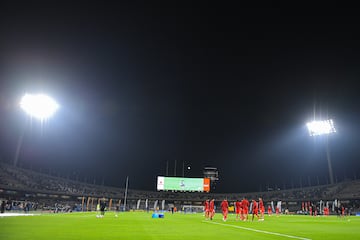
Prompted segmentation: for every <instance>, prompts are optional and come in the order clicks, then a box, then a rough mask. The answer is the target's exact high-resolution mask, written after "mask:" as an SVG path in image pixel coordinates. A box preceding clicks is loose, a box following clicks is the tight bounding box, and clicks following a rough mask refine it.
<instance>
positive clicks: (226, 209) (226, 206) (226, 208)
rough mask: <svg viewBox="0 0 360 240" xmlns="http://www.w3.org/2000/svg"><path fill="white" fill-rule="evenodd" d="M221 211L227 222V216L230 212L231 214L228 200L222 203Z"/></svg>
mask: <svg viewBox="0 0 360 240" xmlns="http://www.w3.org/2000/svg"><path fill="white" fill-rule="evenodd" d="M220 206H221V211H222V214H223V221H226V220H227V215H228V212H229V203H228V201H227V200H226V199H224V200H223V201H222V202H221V205H220Z"/></svg>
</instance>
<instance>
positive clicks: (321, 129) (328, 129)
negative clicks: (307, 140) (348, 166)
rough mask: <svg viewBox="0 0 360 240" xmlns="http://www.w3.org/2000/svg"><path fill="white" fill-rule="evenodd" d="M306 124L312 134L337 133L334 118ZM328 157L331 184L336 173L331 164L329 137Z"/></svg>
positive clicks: (327, 140) (327, 141) (327, 143)
mask: <svg viewBox="0 0 360 240" xmlns="http://www.w3.org/2000/svg"><path fill="white" fill-rule="evenodd" d="M306 126H307V128H308V131H309V134H310V136H320V135H329V134H331V133H336V129H335V126H334V121H333V120H332V119H328V120H323V121H312V122H308V123H307V124H306ZM326 157H327V162H328V168H329V177H330V184H334V173H333V170H332V165H331V156H330V148H329V138H327V139H326Z"/></svg>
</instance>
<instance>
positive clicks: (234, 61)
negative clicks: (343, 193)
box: [0, 1, 360, 192]
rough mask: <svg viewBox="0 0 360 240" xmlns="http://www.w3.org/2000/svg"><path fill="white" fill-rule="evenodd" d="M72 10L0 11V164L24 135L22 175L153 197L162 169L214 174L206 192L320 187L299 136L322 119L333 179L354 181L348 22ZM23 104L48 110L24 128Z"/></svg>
mask: <svg viewBox="0 0 360 240" xmlns="http://www.w3.org/2000/svg"><path fill="white" fill-rule="evenodd" d="M75 2H76V3H71V4H64V3H61V2H60V1H54V2H51V3H50V2H47V3H46V4H45V5H44V4H43V3H42V4H34V3H31V4H30V3H27V4H20V3H3V4H2V6H1V8H0V9H1V10H0V11H1V14H0V20H1V21H0V22H1V25H0V26H1V29H0V31H1V32H0V61H1V62H0V63H1V65H0V134H1V135H0V136H1V138H0V140H1V145H0V157H1V159H2V161H5V162H11V161H13V158H14V155H15V149H16V145H17V139H18V137H19V136H20V134H21V132H22V131H23V129H25V135H24V136H25V137H24V141H23V145H22V152H21V155H20V160H19V161H20V164H21V165H23V166H24V167H30V166H32V167H33V168H37V169H40V168H42V169H43V170H44V169H50V171H51V172H53V173H54V172H58V173H60V174H63V175H66V174H70V176H71V175H74V176H75V175H78V176H79V178H80V179H85V177H86V178H87V180H88V181H93V180H92V179H94V178H95V179H96V181H97V182H100V181H102V179H104V181H105V184H108V185H113V186H120V187H123V186H124V182H125V179H126V176H129V179H130V180H129V181H130V187H131V188H134V189H145V190H155V189H156V185H155V184H156V176H158V175H165V173H166V162H167V161H168V163H169V175H174V162H175V160H176V161H177V175H178V176H181V175H182V164H183V162H184V164H185V166H191V170H189V171H188V170H186V171H185V176H187V177H202V169H203V167H205V166H213V167H217V168H218V169H219V174H220V180H219V182H218V184H217V186H216V189H215V191H217V192H248V191H259V190H265V189H266V187H268V186H270V187H273V188H274V187H279V188H284V187H285V188H289V187H292V186H295V187H296V186H299V185H300V182H301V185H302V186H308V185H315V184H317V183H320V184H325V183H326V182H327V181H328V180H327V178H328V168H327V161H326V154H325V153H326V151H325V141H324V139H323V138H321V137H318V138H311V137H309V136H308V133H307V130H306V128H305V123H306V122H307V121H309V120H312V119H314V118H316V119H326V118H332V119H334V121H335V124H336V128H337V130H338V132H337V133H336V134H334V135H332V136H331V137H330V149H331V157H332V164H333V168H334V174H335V176H336V179H337V180H338V181H341V180H344V179H345V178H352V179H353V178H355V177H357V178H360V161H359V158H360V148H359V141H360V136H359V133H360V127H359V122H360V108H359V106H358V103H359V102H360V101H359V100H360V94H359V92H360V89H359V86H360V84H359V78H360V68H359V64H360V44H359V41H360V33H359V30H358V29H359V27H358V25H357V22H358V21H357V20H358V19H357V18H358V17H357V12H358V11H357V10H356V9H354V10H348V9H340V10H332V11H331V10H328V11H325V10H323V11H317V12H315V11H314V12H301V13H300V12H298V11H297V10H296V9H297V8H296V7H294V6H292V7H289V8H286V9H285V8H282V9H281V8H275V7H274V8H270V7H269V6H267V7H263V8H256V9H255V8H252V9H250V8H248V9H241V8H238V6H235V5H234V6H231V5H225V4H224V5H221V4H217V5H202V6H194V5H183V4H182V5H181V4H176V5H175V4H174V5H171V6H170V5H151V4H140V3H138V2H137V3H135V2H132V1H131V2H132V4H121V5H120V4H118V5H115V3H113V4H111V5H110V4H109V3H101V1H99V2H98V3H97V4H95V3H89V1H83V2H79V1H75ZM104 2H107V1H104ZM25 92H30V93H32V92H33V93H37V92H44V93H47V94H49V95H51V96H53V97H54V98H55V99H56V100H57V101H58V102H59V104H60V105H61V108H60V110H59V111H58V112H57V113H56V115H55V116H54V117H53V118H51V119H50V120H48V121H47V122H45V123H43V124H40V123H39V122H37V121H36V120H32V121H29V119H28V117H27V116H26V115H25V113H23V112H22V111H21V110H20V109H19V106H18V102H19V99H20V97H21V96H22V94H24V93H25ZM44 171H45V170H44ZM46 171H49V170H46ZM90 179H91V180H90Z"/></svg>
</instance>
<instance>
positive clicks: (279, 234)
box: [203, 221, 311, 240]
mask: <svg viewBox="0 0 360 240" xmlns="http://www.w3.org/2000/svg"><path fill="white" fill-rule="evenodd" d="M203 222H206V223H212V224H217V225H221V226H227V227H234V228H239V229H243V230H248V231H253V232H259V233H265V234H271V235H276V236H281V237H287V238H295V239H301V240H311V238H303V237H297V236H292V235H287V234H282V233H276V232H269V231H263V230H258V229H253V228H247V227H240V226H236V225H231V224H223V223H217V222H209V221H203Z"/></svg>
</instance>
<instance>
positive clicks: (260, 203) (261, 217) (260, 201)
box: [259, 198, 265, 221]
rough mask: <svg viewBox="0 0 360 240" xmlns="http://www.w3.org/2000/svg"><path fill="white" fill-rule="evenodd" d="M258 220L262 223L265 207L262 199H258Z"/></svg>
mask: <svg viewBox="0 0 360 240" xmlns="http://www.w3.org/2000/svg"><path fill="white" fill-rule="evenodd" d="M259 210H260V220H261V221H264V213H265V207H264V202H263V200H262V198H259Z"/></svg>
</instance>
